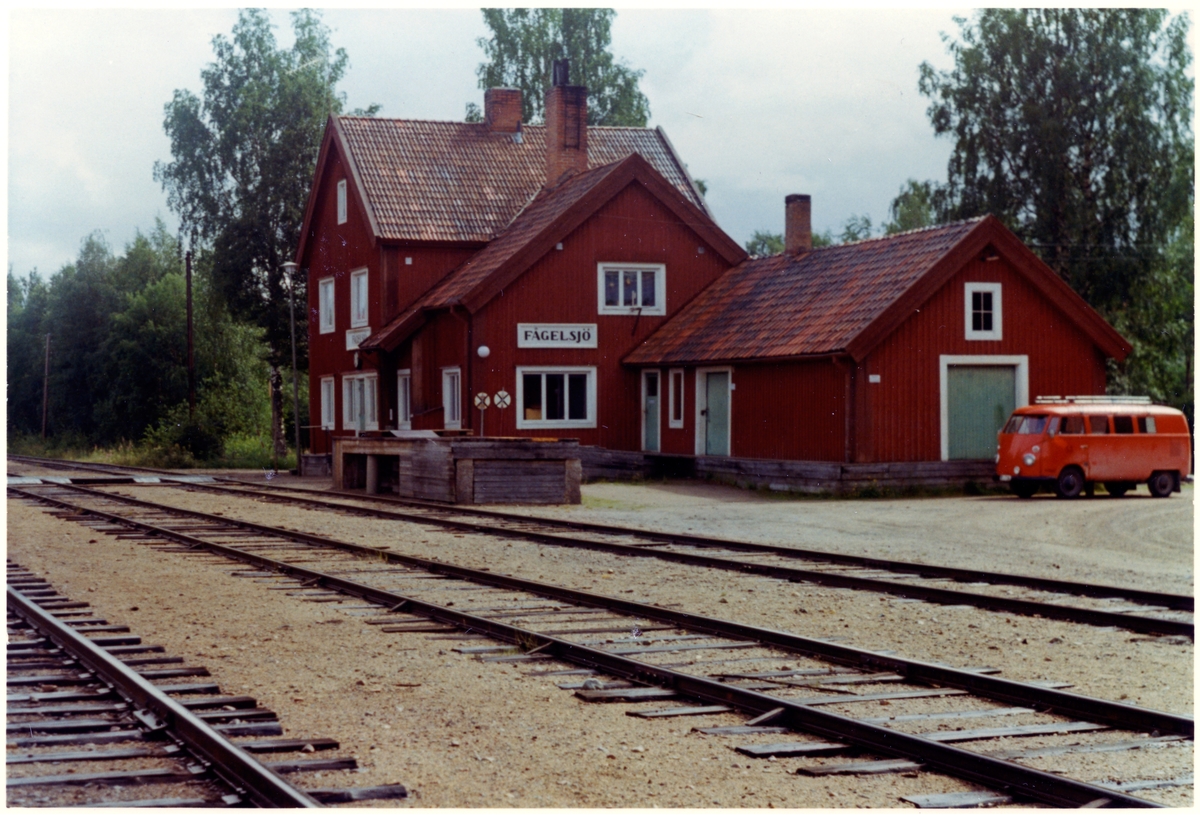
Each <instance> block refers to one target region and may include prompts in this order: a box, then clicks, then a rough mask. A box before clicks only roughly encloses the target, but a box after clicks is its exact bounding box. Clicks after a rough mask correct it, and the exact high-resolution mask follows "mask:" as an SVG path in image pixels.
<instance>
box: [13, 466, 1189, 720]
mask: <svg viewBox="0 0 1200 815" xmlns="http://www.w3.org/2000/svg"><path fill="white" fill-rule="evenodd" d="M56 486H57V485H56ZM8 489H9V490H10V491H12V492H16V493H18V494H22V495H25V496H26V497H29V498H33V499H34V500H39V501H43V502H46V503H51V504H57V505H59V506H61V507H64V508H70V509H74V510H84V511H86V512H88V513H92V514H94V515H97V516H100V517H104V518H108V519H109V520H112V521H115V522H118V523H122V524H126V525H129V526H133V527H136V528H140V529H142V530H144V531H147V532H150V533H152V534H155V535H159V536H162V537H165V538H168V539H173V540H177V541H180V542H181V543H185V544H188V545H189V546H196V547H202V548H207V549H210V550H212V551H217V552H221V553H222V554H226V555H229V556H232V557H237V558H241V559H243V560H246V561H247V562H254V563H259V564H260V565H262V566H264V567H266V568H276V566H277V564H279V563H281V561H276V560H273V559H270V558H265V557H262V556H260V555H256V554H253V553H250V552H245V551H243V550H240V549H237V548H236V547H233V546H227V545H225V544H220V543H214V542H211V541H206V540H204V539H203V538H198V537H193V536H191V535H188V534H186V533H182V532H175V531H173V530H171V529H168V528H166V527H159V526H156V525H153V524H148V523H145V522H144V521H137V520H134V519H131V518H126V517H124V516H121V515H117V514H115V513H111V512H106V511H104V510H99V509H93V508H90V507H81V506H79V505H77V504H71V503H69V502H66V501H62V500H60V499H57V498H53V497H50V496H44V495H38V494H37V493H33V492H29V491H28V490H25V489H23V488H18V487H9V488H8ZM67 489H70V490H73V491H77V492H81V493H84V494H86V495H90V496H95V497H100V498H107V499H112V498H119V499H121V500H122V501H127V502H129V503H130V504H131V505H141V506H144V507H151V508H154V509H158V510H169V511H171V512H175V513H178V514H180V515H184V516H189V517H195V518H203V519H204V520H207V521H210V522H212V523H216V524H223V525H228V526H233V527H238V528H242V529H247V530H252V531H256V532H259V533H263V534H267V535H273V536H277V537H283V538H287V539H291V540H296V541H301V542H305V543H310V544H313V545H317V546H327V547H330V548H335V549H341V550H343V551H347V552H353V553H356V554H360V555H363V556H365V557H368V558H372V559H375V560H384V561H387V562H390V563H400V564H404V565H407V566H413V567H416V568H419V569H423V570H425V571H429V572H433V573H436V574H445V575H450V576H452V577H457V578H461V579H463V580H468V581H471V582H475V583H482V584H485V585H491V586H498V587H500V588H505V589H517V590H520V591H526V592H529V593H531V594H537V595H541V596H543V597H548V598H553V599H558V600H565V601H567V602H571V603H577V604H580V605H588V606H593V607H597V608H606V609H611V610H614V611H621V612H624V613H627V614H630V615H633V616H637V617H641V618H643V619H652V620H656V621H659V622H666V623H671V624H673V625H677V626H682V627H685V628H688V629H692V630H695V631H701V632H705V633H709V634H716V635H719V636H729V637H733V638H735V639H743V640H755V641H757V642H760V643H764V644H768V645H773V646H776V647H780V648H784V649H786V650H790V651H794V652H797V653H803V654H809V655H815V656H817V657H819V658H822V659H826V660H829V661H832V662H836V663H840V664H844V665H854V666H858V667H861V668H863V669H864V670H868V671H886V672H892V673H899V674H902V675H903V676H905V677H906V678H907V679H909V680H910V681H913V682H918V683H921V684H926V685H935V686H940V687H951V688H960V689H963V690H967V691H969V692H971V693H974V694H976V695H977V696H981V697H985V698H989V699H993V700H995V701H999V702H1004V703H1016V704H1020V705H1023V706H1027V707H1028V706H1032V707H1036V708H1037V709H1039V710H1043V711H1045V712H1051V711H1054V712H1058V713H1061V714H1063V715H1069V716H1071V717H1073V718H1076V719H1082V720H1086V721H1092V722H1099V723H1103V724H1108V725H1112V726H1115V727H1121V728H1126V729H1132V730H1145V731H1152V730H1157V731H1159V732H1160V733H1169V734H1175V735H1182V736H1186V737H1188V738H1194V734H1195V720H1194V719H1193V718H1192V717H1191V716H1184V715H1180V714H1174V713H1167V712H1164V711H1158V710H1153V709H1151V708H1143V707H1138V706H1136V705H1127V704H1122V703H1120V702H1113V701H1109V700H1106V699H1096V698H1094V697H1090V696H1083V695H1081V694H1075V693H1068V692H1066V691H1062V690H1055V689H1052V688H1043V687H1038V686H1036V685H1028V684H1025V683H1022V682H1017V681H1014V680H1010V679H1002V678H1000V677H996V676H986V675H983V674H977V673H972V672H971V671H964V670H960V669H957V668H951V667H948V666H943V665H935V664H932V663H928V662H922V661H919V660H912V659H905V658H903V657H895V656H889V655H885V654H880V653H877V652H875V651H868V650H866V649H862V648H854V647H852V646H848V645H839V644H837V643H832V642H826V641H823V640H818V639H813V638H809V637H803V636H800V635H798V634H791V633H788V632H783V631H776V630H773V629H769V628H760V627H758V626H754V625H749V624H744V623H738V622H734V621H731V620H722V619H719V618H714V617H706V616H703V615H698V614H691V613H688V612H683V611H675V610H672V609H667V608H662V607H660V606H655V605H650V604H648V603H639V602H636V601H634V600H624V599H621V598H618V597H609V596H606V595H602V594H593V593H591V592H585V591H580V590H578V589H569V588H565V587H561V586H555V585H552V584H548V583H540V582H538V581H536V580H527V579H525V578H520V577H513V576H512V575H501V574H496V573H494V572H486V571H481V570H479V569H471V568H468V567H465V566H458V565H455V564H453V563H447V562H444V561H438V560H426V559H425V558H418V557H414V556H412V555H405V554H401V553H399V552H393V551H390V550H386V549H375V548H372V547H369V546H363V545H361V544H356V543H349V542H347V541H339V540H336V539H333V538H326V537H323V536H320V535H313V534H310V533H308V532H297V531H295V530H289V529H280V528H277V527H271V526H265V525H263V524H257V523H254V522H252V521H245V520H240V519H236V518H230V517H227V516H223V515H210V514H207V513H204V512H197V511H194V510H185V509H178V508H176V507H171V506H167V505H164V504H155V503H152V502H148V501H142V500H140V499H136V498H126V497H125V496H114V495H111V494H109V493H104V492H100V491H97V490H91V489H88V488H86V487H76V486H70V487H67ZM288 568H289V569H295V568H298V567H295V566H289V567H288ZM307 577H309V578H312V577H317V578H318V579H321V580H322V581H325V580H334V581H336V580H340V578H336V577H332V576H328V575H323V574H322V573H320V572H312V573H311V574H309V575H307ZM346 585H350V584H349V582H348V581H347V582H346ZM354 585H358V584H354Z"/></svg>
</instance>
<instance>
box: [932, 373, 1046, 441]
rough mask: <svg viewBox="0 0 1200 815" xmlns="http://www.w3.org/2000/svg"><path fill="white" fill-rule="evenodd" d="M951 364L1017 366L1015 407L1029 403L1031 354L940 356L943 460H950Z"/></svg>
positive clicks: (939, 390) (939, 392)
mask: <svg viewBox="0 0 1200 815" xmlns="http://www.w3.org/2000/svg"><path fill="white" fill-rule="evenodd" d="M951 365H1006V366H1008V367H1010V368H1016V369H1017V370H1016V380H1017V381H1016V393H1015V394H1014V397H1015V398H1014V400H1013V401H1014V403H1015V404H1014V408H1019V407H1025V406H1026V405H1028V404H1029V355H1028V354H1019V355H1018V354H1014V355H1012V356H1001V355H994V354H979V355H977V356H976V355H971V354H965V355H959V354H942V355H941V356H939V357H938V394H939V398H940V399H941V442H942V461H949V460H950V394H949V392H948V391H949V379H950V366H951Z"/></svg>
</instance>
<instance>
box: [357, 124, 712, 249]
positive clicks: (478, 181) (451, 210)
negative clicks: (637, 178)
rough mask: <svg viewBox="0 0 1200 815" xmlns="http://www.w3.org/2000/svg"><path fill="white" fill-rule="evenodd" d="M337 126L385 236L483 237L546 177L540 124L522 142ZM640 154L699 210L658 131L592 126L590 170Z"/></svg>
mask: <svg viewBox="0 0 1200 815" xmlns="http://www.w3.org/2000/svg"><path fill="white" fill-rule="evenodd" d="M337 126H338V128H339V130H340V132H341V133H342V135H343V138H344V139H345V144H346V148H347V150H348V152H349V153H350V159H351V161H352V162H353V164H354V167H355V169H356V171H357V174H358V178H359V179H360V180H361V183H362V186H363V188H364V189H363V193H364V195H365V197H366V200H367V202H368V205H369V207H370V208H371V210H372V213H373V215H374V222H375V223H376V224H377V228H378V230H379V237H381V238H383V239H385V240H432V241H487V240H491V239H492V238H493V237H494V236H495V235H496V234H497V233H498V232H500V231H501V230H503V229H504V228H505V227H507V226H508V225H509V223H510V222H511V221H512V219H513V217H514V216H515V215H516V214H517V213H518V212H520V211H521V209H522V208H523V207H525V206H526V205H527V204H528V203H529V201H530V199H531V198H533V196H534V195H535V194H536V193H537V192H538V190H539V189H541V187H542V185H543V184H544V183H545V180H546V179H545V176H546V139H545V137H546V128H545V127H544V126H541V125H526V126H523V127H522V130H521V142H520V143H519V144H518V143H516V142H514V140H513V137H512V134H508V133H493V132H491V131H489V130H488V127H487V125H486V124H475V123H467V122H426V121H412V120H405V119H377V118H366V117H355V116H342V117H339V118H338V119H337ZM632 153H638V154H640V155H641V156H643V157H644V158H645V159H646V160H647V161H648V162H650V164H651V166H653V167H654V169H656V170H657V171H658V172H659V173H660V174H662V176H663V177H664V178H666V179H667V181H668V182H670V183H671V184H672V185H673V186H675V187H676V188H678V189H679V190H680V191H681V192H683V193H684V194H685V195H686V197H687V199H688V200H689V201H691V202H692V203H693V204H695V205H696V206H697V207H700V208H701V209H704V202H703V199H701V198H700V196H699V195H697V193H696V192H695V190H694V189H693V188H692V184H691V182H690V180H689V179H688V176H687V173H686V171H685V170H684V169H683V167H682V166H681V165H680V162H679V160H678V158H677V157H676V156H675V153H674V151H673V150H672V149H671V147H670V145H669V143H668V142H667V140H666V136H665V135H664V134H663V133H662V132H661V131H659V130H651V129H647V128H635V127H592V128H589V129H588V161H589V166H590V167H592V168H595V167H600V166H603V165H607V164H611V163H612V162H614V161H619V160H621V159H622V158H625V157H626V156H628V155H630V154H632Z"/></svg>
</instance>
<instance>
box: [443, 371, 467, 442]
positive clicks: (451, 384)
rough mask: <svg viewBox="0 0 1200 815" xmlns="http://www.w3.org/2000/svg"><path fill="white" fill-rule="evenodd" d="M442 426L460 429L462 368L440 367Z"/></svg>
mask: <svg viewBox="0 0 1200 815" xmlns="http://www.w3.org/2000/svg"><path fill="white" fill-rule="evenodd" d="M442 419H443V424H442V426H443V427H445V428H446V429H447V430H461V429H462V369H461V368H458V367H454V368H442Z"/></svg>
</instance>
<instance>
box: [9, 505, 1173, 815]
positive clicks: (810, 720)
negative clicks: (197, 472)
mask: <svg viewBox="0 0 1200 815" xmlns="http://www.w3.org/2000/svg"><path fill="white" fill-rule="evenodd" d="M18 492H24V491H23V490H18ZM32 497H38V498H41V500H45V501H47V502H50V503H57V504H60V505H63V506H73V505H71V504H69V503H67V502H63V501H59V500H58V499H52V498H48V497H45V496H36V495H33V496H32ZM82 509H85V510H86V511H87V512H89V513H92V514H95V515H99V516H102V517H107V518H108V519H110V520H113V521H119V522H122V523H125V524H129V525H132V526H136V527H139V528H142V529H144V530H145V531H150V532H153V533H154V534H156V535H161V536H163V537H166V538H168V539H174V540H178V541H180V542H183V543H189V544H191V545H194V546H196V547H198V548H204V549H208V550H210V551H214V552H219V553H222V554H225V555H227V556H229V557H231V558H234V559H237V560H242V561H243V562H247V563H252V564H254V565H256V566H258V567H259V568H266V569H271V570H274V571H276V572H278V573H280V574H284V575H288V576H291V577H294V578H297V579H300V580H304V581H305V582H306V583H308V584H309V585H310V586H313V585H320V586H322V587H325V588H330V589H336V590H338V591H341V592H344V593H346V594H348V595H350V596H354V597H358V598H361V599H363V600H366V601H368V602H371V603H375V604H378V605H380V606H383V607H387V608H392V609H395V610H399V609H401V608H402V609H404V610H405V611H406V612H409V611H413V612H415V613H417V614H419V615H421V616H425V617H428V618H430V619H433V620H438V621H441V622H446V623H451V624H454V625H457V626H460V627H463V628H467V629H470V630H473V631H480V632H484V633H486V634H488V635H489V636H491V637H494V638H496V639H499V640H502V641H505V642H510V643H514V644H518V645H521V646H522V647H524V648H526V649H527V650H532V649H534V648H537V649H539V652H540V653H545V654H547V655H548V656H552V657H553V658H555V659H560V660H562V661H565V662H568V663H571V664H578V665H584V666H587V667H591V668H597V669H600V670H602V671H604V672H606V673H609V674H612V675H615V676H622V677H626V678H628V679H630V680H632V681H635V682H640V683H645V684H652V685H660V686H667V687H670V688H673V689H675V690H677V691H679V692H681V693H683V694H684V695H687V696H690V697H693V698H696V699H700V700H702V701H708V702H714V703H721V704H725V705H729V706H732V707H735V708H737V709H739V710H742V711H744V712H748V713H754V714H761V713H766V712H768V711H773V710H776V709H779V708H782V709H783V712H782V714H780V715H781V716H782V717H783V720H784V721H785V722H787V724H788V726H790V727H793V728H795V729H798V730H802V731H805V732H809V733H813V734H815V735H818V736H823V737H827V738H834V739H837V740H839V741H842V742H849V743H851V744H854V745H856V746H858V747H860V748H862V749H865V750H868V751H870V752H875V753H880V754H883V755H889V756H898V757H902V758H907V759H911V760H914V761H919V762H921V763H923V764H925V765H926V766H928V767H930V768H932V769H935V770H940V771H943V772H947V773H949V774H951V775H954V776H956V777H958V778H963V779H966V780H969V781H973V782H976V783H980V784H983V785H985V786H987V787H989V788H992V789H997V790H999V791H1002V792H1004V793H1007V794H1010V795H1013V796H1015V797H1019V798H1024V799H1030V800H1034V801H1039V802H1042V803H1046V804H1050V805H1052V806H1059V807H1065V806H1092V807H1095V806H1106V807H1107V806H1121V807H1158V806H1159V805H1158V804H1155V803H1154V802H1151V801H1147V800H1145V799H1141V798H1137V797H1135V796H1131V795H1127V794H1124V793H1120V792H1116V791H1113V790H1109V789H1106V788H1104V787H1099V786H1096V785H1093V784H1089V783H1086V782H1082V781H1076V780H1073V779H1067V778H1062V777H1060V776H1058V775H1055V774H1053V773H1049V772H1045V771H1042V770H1036V769H1033V768H1030V767H1026V766H1024V765H1021V764H1017V763H1015V762H1011V761H1006V760H1004V759H999V758H994V757H991V756H986V755H981V754H979V753H974V752H971V751H969V750H964V749H962V748H959V747H955V746H953V745H949V744H943V743H941V742H935V741H932V740H929V739H926V738H923V737H921V736H917V735H912V734H907V733H903V732H900V731H896V730H891V729H888V728H886V727H883V726H880V725H875V724H870V723H867V722H862V721H858V720H855V719H852V718H850V717H846V716H841V715H838V714H835V713H830V712H827V711H823V710H819V709H817V708H813V707H809V706H806V705H803V704H799V703H796V702H792V701H789V700H786V699H779V698H776V697H773V696H769V695H767V694H764V693H760V692H757V691H751V690H745V689H742V688H738V687H734V686H730V685H728V684H725V683H722V682H718V681H717V680H714V679H709V678H707V677H698V676H693V675H690V674H685V673H682V672H679V671H674V670H671V669H669V668H662V667H658V666H655V665H650V664H647V663H645V662H640V661H638V660H636V659H631V658H629V657H624V656H620V655H617V654H612V653H609V652H606V651H603V650H601V649H598V648H592V647H589V646H586V645H580V644H577V643H572V642H570V641H567V640H564V639H560V638H558V637H554V636H550V635H546V634H540V633H538V632H536V631H531V630H528V629H524V628H519V627H517V626H512V625H508V624H506V623H502V622H498V621H495V620H490V619H487V618H485V617H477V616H475V615H472V614H467V613H465V612H461V611H456V610H454V609H450V608H447V607H445V606H441V605H437V604H435V603H430V602H428V601H424V600H419V599H416V598H413V597H408V596H406V595H403V594H399V593H396V592H393V591H388V590H385V589H380V588H376V587H374V586H369V585H366V584H364V583H359V582H357V581H353V580H349V579H346V578H342V577H337V576H335V575H329V574H325V573H323V572H319V571H316V570H314V569H309V568H306V567H303V566H297V565H293V564H289V563H287V562H285V561H279V560H275V559H273V558H268V557H265V556H262V555H257V554H253V553H249V552H245V551H242V550H239V549H236V548H234V547H230V546H226V545H224V544H218V543H212V542H208V541H204V540H202V539H200V538H193V537H192V536H190V535H185V534H183V533H178V532H172V531H171V530H169V529H165V528H160V527H155V526H153V525H151V524H145V523H143V522H140V521H133V520H132V519H127V518H122V517H121V516H119V515H115V514H113V513H108V512H105V511H102V510H101V511H97V510H93V509H88V508H82ZM185 514H192V513H188V512H186V511H185ZM213 517H214V519H216V520H222V521H224V522H226V523H228V524H231V525H236V526H250V527H257V526H258V525H256V524H245V523H243V522H240V521H236V520H233V519H228V518H218V517H217V516H213ZM273 531H274V533H275V534H280V532H282V530H273ZM287 536H288V537H294V536H295V533H291V532H288V533H287ZM301 537H304V538H309V537H311V538H316V536H308V535H302V536H301ZM318 540H319V541H320V542H321V543H322V544H323V545H330V546H336V547H337V548H342V549H345V550H347V551H355V552H359V553H361V554H364V555H371V556H375V557H380V556H383V555H387V554H394V553H385V552H381V551H379V550H374V549H369V548H367V547H362V546H359V545H357V544H343V543H342V542H338V541H330V540H328V539H318ZM388 559H389V560H393V561H394V562H402V563H408V564H409V565H414V566H418V567H420V568H427V569H430V570H432V571H438V572H441V573H445V574H452V575H454V576H460V577H463V578H464V579H469V580H473V581H475V582H480V583H485V584H491V585H496V586H501V587H504V588H513V589H520V590H524V591H530V592H534V593H537V594H540V595H543V596H548V597H557V599H570V600H572V601H574V602H579V603H581V604H584V605H593V606H603V607H608V608H613V609H617V610H624V611H631V612H633V613H636V614H637V616H639V617H643V618H657V619H663V620H669V621H672V622H677V623H679V624H682V625H686V626H687V627H688V628H690V629H693V630H701V631H705V630H707V631H709V632H712V633H726V634H729V635H732V636H734V637H737V638H742V639H755V640H759V641H760V642H763V643H770V644H774V645H781V644H782V643H780V642H778V641H777V640H780V639H782V640H795V641H800V642H805V643H815V642H816V641H810V640H805V638H801V637H793V636H791V635H784V634H781V633H780V632H774V631H770V630H768V629H759V628H755V627H753V626H745V625H740V624H737V623H729V622H728V621H723V620H715V619H712V618H701V617H697V616H696V615H690V614H686V613H682V612H671V611H668V610H665V609H661V608H658V607H656V606H648V605H645V604H641V603H635V602H632V601H619V600H615V599H614V598H607V597H602V596H600V595H592V594H588V593H585V592H577V591H574V590H563V589H558V588H556V587H553V586H547V585H546V584H540V583H535V582H533V581H526V580H520V579H517V578H511V577H507V576H502V575H494V574H491V573H486V572H478V571H476V570H472V569H464V568H462V567H454V566H450V565H449V564H441V563H434V562H429V561H422V560H421V559H419V558H409V557H407V556H395V557H389V558H388ZM822 645H828V644H826V643H822ZM784 647H787V646H784ZM835 648H839V649H840V650H843V651H847V652H856V653H857V654H859V655H863V656H869V657H871V658H876V659H880V658H881V657H879V655H876V654H871V652H863V651H858V650H857V649H847V648H843V647H840V646H835ZM789 650H805V649H796V648H791V649H789ZM882 659H885V660H887V661H888V662H895V663H907V662H908V661H906V660H893V659H888V658H882ZM912 664H914V665H916V664H918V663H912ZM930 667H937V666H930ZM945 670H948V671H950V672H951V673H964V672H956V671H954V670H953V669H945ZM971 676H975V675H971ZM977 678H989V677H977ZM946 684H951V683H946ZM1009 684H1014V685H1015V684H1018V683H1009ZM1039 690H1040V689H1039ZM1052 693H1054V692H1052ZM1122 707H1125V706H1122Z"/></svg>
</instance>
